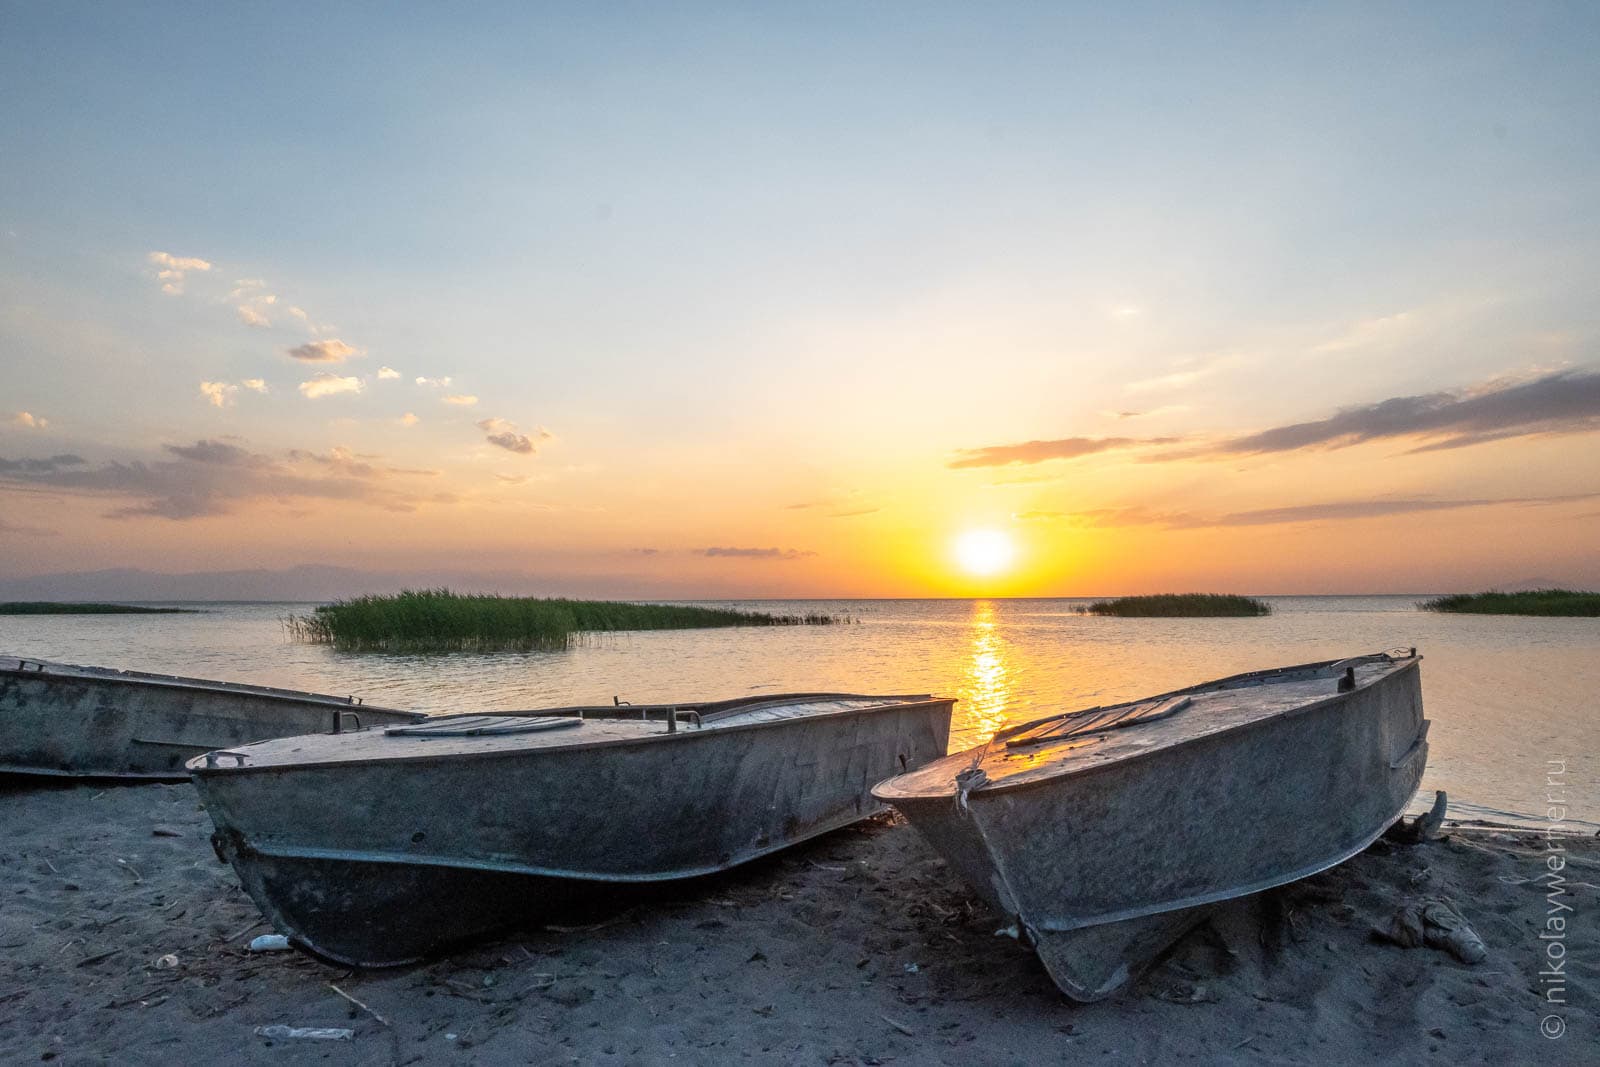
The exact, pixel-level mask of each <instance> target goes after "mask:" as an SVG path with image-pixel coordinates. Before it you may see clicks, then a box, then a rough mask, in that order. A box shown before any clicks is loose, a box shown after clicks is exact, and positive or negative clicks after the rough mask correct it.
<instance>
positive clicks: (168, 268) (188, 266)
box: [145, 252, 211, 296]
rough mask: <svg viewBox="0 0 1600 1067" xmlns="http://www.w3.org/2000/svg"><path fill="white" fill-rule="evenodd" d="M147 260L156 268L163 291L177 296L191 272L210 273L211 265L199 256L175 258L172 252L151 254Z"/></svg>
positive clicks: (157, 277)
mask: <svg viewBox="0 0 1600 1067" xmlns="http://www.w3.org/2000/svg"><path fill="white" fill-rule="evenodd" d="M145 259H146V260H147V261H148V262H149V263H150V264H151V265H152V266H153V267H155V268H156V279H157V280H158V281H160V282H161V291H162V292H164V293H170V294H171V295H173V296H177V295H178V294H179V293H182V292H183V281H184V278H185V277H186V276H187V275H188V274H189V272H191V271H202V272H203V271H208V270H210V269H211V264H210V263H208V262H207V261H206V260H203V259H201V258H200V257H198V256H175V255H173V254H172V253H170V252H151V253H150V254H149V255H148V256H146V257H145Z"/></svg>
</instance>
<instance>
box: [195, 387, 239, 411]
mask: <svg viewBox="0 0 1600 1067" xmlns="http://www.w3.org/2000/svg"><path fill="white" fill-rule="evenodd" d="M238 391H239V387H238V386H237V385H229V384H228V383H227V382H201V383H200V395H201V396H203V397H205V398H206V400H207V401H208V402H209V403H210V404H211V406H212V407H218V408H225V407H227V406H228V405H229V404H231V403H233V397H234V394H235V393H237V392H238Z"/></svg>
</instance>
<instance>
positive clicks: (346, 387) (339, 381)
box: [300, 372, 362, 400]
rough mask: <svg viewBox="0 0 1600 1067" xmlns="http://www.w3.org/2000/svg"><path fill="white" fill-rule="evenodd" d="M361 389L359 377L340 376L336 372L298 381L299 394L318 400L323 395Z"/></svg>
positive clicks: (308, 398) (355, 391) (352, 391)
mask: <svg viewBox="0 0 1600 1067" xmlns="http://www.w3.org/2000/svg"><path fill="white" fill-rule="evenodd" d="M361 390H362V385H361V379H360V378H341V377H339V376H338V375H337V374H331V373H328V372H323V373H322V374H319V375H317V376H316V377H315V378H312V379H310V380H309V381H304V382H301V383H300V395H301V396H303V397H305V398H306V399H307V400H320V399H322V398H323V397H325V396H338V395H339V394H341V393H359V392H361Z"/></svg>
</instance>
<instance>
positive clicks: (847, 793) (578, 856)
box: [189, 694, 954, 966]
mask: <svg viewBox="0 0 1600 1067" xmlns="http://www.w3.org/2000/svg"><path fill="white" fill-rule="evenodd" d="M953 703H954V701H952V700H948V699H939V698H934V697H926V696H911V697H881V696H856V695H849V694H803V695H792V696H767V697H756V698H746V699H740V700H729V701H722V702H719V703H689V704H676V705H651V706H644V707H635V706H627V705H623V706H620V707H603V708H554V709H548V710H541V711H534V712H519V713H504V714H488V715H452V716H443V717H438V718H433V719H430V720H428V721H427V722H425V723H421V724H417V725H411V726H395V727H388V728H387V729H382V730H377V729H373V730H366V731H362V732H360V733H351V734H346V735H343V736H339V737H330V736H326V735H323V736H316V737H297V738H288V739H284V740H279V741H266V742H262V743H261V744H256V745H246V746H244V747H240V748H234V749H230V750H228V751H224V752H214V753H210V754H208V755H206V756H204V757H202V758H198V759H195V760H191V761H190V763H189V769H190V770H191V771H192V772H193V775H194V781H195V785H196V786H197V787H198V788H199V790H200V795H201V798H202V799H203V801H204V802H205V806H206V810H207V811H208V812H210V814H211V818H212V821H213V822H214V823H215V824H216V827H217V830H216V833H215V834H214V835H212V843H213V845H214V846H215V847H216V849H217V854H218V856H219V857H222V858H223V859H225V860H226V861H228V862H230V863H232V864H233V868H234V870H235V871H236V872H237V873H238V875H239V877H240V879H241V880H242V881H243V883H244V886H245V888H246V889H247V890H248V891H249V893H250V896H251V897H252V898H254V900H255V902H256V904H257V905H258V906H259V907H260V908H261V910H262V912H263V914H265V915H266V917H267V918H268V919H269V920H270V921H271V922H272V924H273V926H275V927H276V928H277V929H278V930H279V932H281V933H283V934H286V935H288V936H289V938H290V939H291V941H292V942H293V943H294V944H296V945H297V946H299V947H301V948H303V949H305V950H307V951H309V952H310V953H312V954H313V955H316V956H319V957H322V958H324V959H327V960H330V961H333V962H336V963H340V964H346V965H351V966H386V965H397V964H402V963H410V962H413V961H415V960H417V959H421V958H423V957H426V956H428V955H431V954H433V953H435V952H438V951H440V950H442V949H444V948H447V947H449V946H450V945H452V944H455V943H458V942H462V941H465V940H469V939H471V938H474V937H477V936H479V935H483V934H487V933H491V932H493V931H496V930H499V929H503V928H506V927H511V926H516V925H519V924H522V923H525V922H528V921H536V920H537V919H538V918H539V917H540V915H541V913H548V911H549V909H550V908H552V907H554V906H557V905H559V904H562V903H563V902H566V901H568V900H570V899H572V898H574V897H576V896H577V895H580V894H583V893H586V892H592V891H593V890H594V888H595V887H596V886H599V885H604V884H608V883H609V884H615V883H639V882H660V881H667V880H671V879H681V878H690V877H694V876H697V875H704V874H710V873H712V872H715V871H720V870H724V869H726V868H729V867H732V866H734V865H736V864H740V863H744V862H746V861H748V860H752V859H755V858H756V857H758V856H763V855H766V854H767V853H770V852H774V851H777V850H778V849H781V848H784V847H787V846H789V845H793V844H795V843H797V842H799V841H804V840H805V839H807V838H809V837H813V836H815V835H817V834H821V833H825V832H827V831H829V830H834V829H837V828H839V827H841V826H845V825H847V824H849V823H852V822H855V821H856V820H857V819H860V818H862V817H863V816H866V815H870V814H873V813H874V812H876V811H879V810H882V809H881V805H879V804H878V803H877V802H876V801H875V800H873V798H872V795H871V793H870V789H871V786H872V784H873V783H874V782H877V781H880V780H881V779H882V778H883V777H884V776H885V775H888V774H892V773H894V772H896V771H901V770H906V769H913V768H916V767H918V766H921V765H922V764H924V763H926V762H927V761H929V760H932V759H937V758H939V757H940V756H943V755H944V753H945V748H946V746H947V744H948V742H949V736H950V711H951V706H952V704H953Z"/></svg>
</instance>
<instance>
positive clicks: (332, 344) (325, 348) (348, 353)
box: [287, 337, 361, 363]
mask: <svg viewBox="0 0 1600 1067" xmlns="http://www.w3.org/2000/svg"><path fill="white" fill-rule="evenodd" d="M287 351H288V354H289V355H291V356H293V357H294V358H295V359H298V360H301V361H303V362H305V363H343V362H344V361H345V360H347V359H351V358H353V357H355V356H359V355H361V350H360V349H358V348H355V347H353V346H351V345H347V344H345V343H344V342H343V341H341V340H339V339H338V338H337V337H331V338H329V339H328V340H326V341H307V342H306V343H305V344H303V345H296V346H295V347H293V348H291V349H288V350H287Z"/></svg>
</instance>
